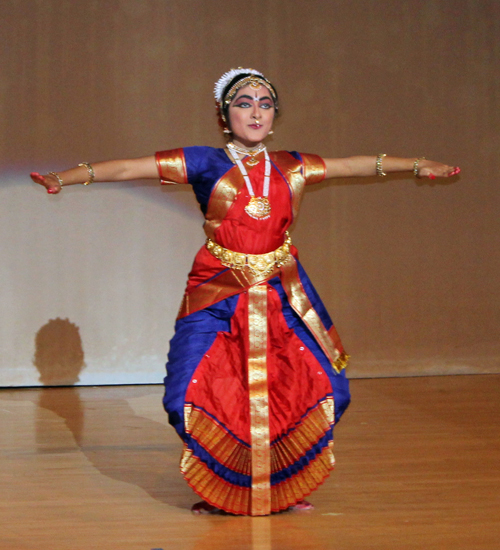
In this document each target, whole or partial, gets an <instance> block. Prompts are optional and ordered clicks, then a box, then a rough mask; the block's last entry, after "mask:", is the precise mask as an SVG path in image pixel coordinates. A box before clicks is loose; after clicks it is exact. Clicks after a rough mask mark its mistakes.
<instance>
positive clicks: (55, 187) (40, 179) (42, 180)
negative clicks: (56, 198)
mask: <svg viewBox="0 0 500 550" xmlns="http://www.w3.org/2000/svg"><path fill="white" fill-rule="evenodd" d="M30 176H31V179H32V180H33V181H34V182H35V183H38V184H39V185H41V186H43V187H45V189H47V193H50V194H51V195H56V194H57V193H59V192H60V191H61V185H60V184H59V182H58V181H57V178H56V177H54V176H51V175H50V174H47V175H45V176H42V174H39V173H38V172H31V174H30Z"/></svg>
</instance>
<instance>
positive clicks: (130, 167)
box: [30, 156, 158, 194]
mask: <svg viewBox="0 0 500 550" xmlns="http://www.w3.org/2000/svg"><path fill="white" fill-rule="evenodd" d="M92 169H93V170H94V174H95V176H94V181H126V180H137V179H157V178H158V169H157V167H156V159H155V157H154V156H150V157H142V158H137V159H124V160H107V161H104V162H96V163H95V164H92ZM30 175H31V179H32V180H33V181H34V182H35V183H38V184H40V185H42V186H43V187H45V189H47V192H48V193H51V194H55V193H59V191H61V185H60V181H59V180H58V179H57V177H56V176H55V175H51V174H44V175H42V174H39V173H38V172H32V173H31V174H30ZM57 175H58V176H59V178H60V180H61V181H62V182H63V183H64V186H66V185H74V184H75V183H84V182H86V181H88V180H89V170H88V168H87V167H86V166H77V167H75V168H71V169H69V170H64V172H57Z"/></svg>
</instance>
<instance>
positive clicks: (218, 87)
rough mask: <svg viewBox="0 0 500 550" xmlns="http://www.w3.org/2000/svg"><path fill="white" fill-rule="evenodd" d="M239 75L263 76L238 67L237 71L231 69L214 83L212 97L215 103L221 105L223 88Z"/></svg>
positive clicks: (254, 71)
mask: <svg viewBox="0 0 500 550" xmlns="http://www.w3.org/2000/svg"><path fill="white" fill-rule="evenodd" d="M240 74H255V75H258V76H264V75H263V74H262V73H259V71H256V70H255V69H244V68H243V67H238V68H237V69H231V70H229V71H227V73H224V74H223V75H222V76H221V77H220V78H219V80H217V82H216V83H215V87H214V96H215V101H217V103H219V104H220V103H222V100H223V97H222V94H223V93H224V88H225V87H226V86H227V85H228V84H229V83H230V82H231V80H233V78H235V77H236V76H238V75H240Z"/></svg>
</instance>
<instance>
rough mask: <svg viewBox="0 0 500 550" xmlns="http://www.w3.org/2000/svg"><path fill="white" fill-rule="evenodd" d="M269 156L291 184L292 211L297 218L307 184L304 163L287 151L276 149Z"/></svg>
mask: <svg viewBox="0 0 500 550" xmlns="http://www.w3.org/2000/svg"><path fill="white" fill-rule="evenodd" d="M269 157H270V158H271V160H272V161H273V162H274V163H275V164H276V165H277V166H278V168H279V169H280V170H281V172H282V174H283V175H284V176H285V178H286V180H287V182H288V184H289V185H290V189H291V190H292V213H293V217H294V218H296V217H297V214H298V213H299V207H300V201H301V200H302V193H303V191H304V185H305V179H304V176H303V174H302V164H301V163H300V161H299V160H297V159H296V158H295V157H294V156H292V155H291V154H290V153H288V152H287V151H274V152H273V153H270V154H269Z"/></svg>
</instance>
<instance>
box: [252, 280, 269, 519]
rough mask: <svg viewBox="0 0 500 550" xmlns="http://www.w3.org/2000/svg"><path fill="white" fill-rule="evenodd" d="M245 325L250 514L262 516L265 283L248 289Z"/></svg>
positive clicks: (265, 495) (265, 508)
mask: <svg viewBox="0 0 500 550" xmlns="http://www.w3.org/2000/svg"><path fill="white" fill-rule="evenodd" d="M248 328H249V334H248V340H249V349H248V390H249V397H250V436H251V442H252V516H265V515H268V514H270V513H271V457H270V436H269V398H268V389H267V286H266V285H257V286H253V287H251V288H250V289H249V290H248Z"/></svg>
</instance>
